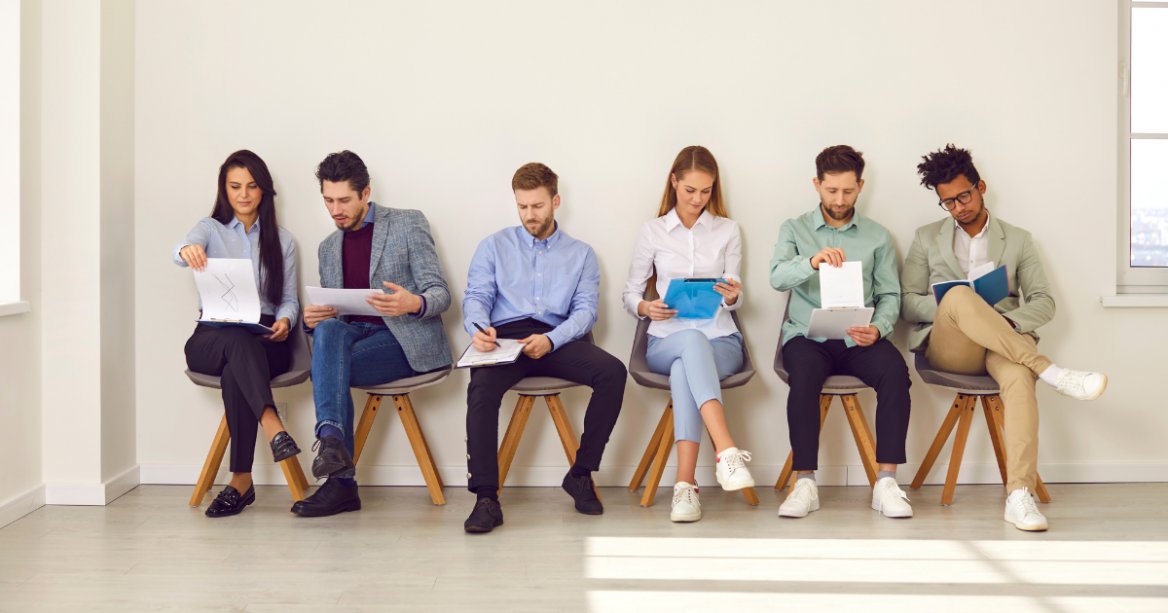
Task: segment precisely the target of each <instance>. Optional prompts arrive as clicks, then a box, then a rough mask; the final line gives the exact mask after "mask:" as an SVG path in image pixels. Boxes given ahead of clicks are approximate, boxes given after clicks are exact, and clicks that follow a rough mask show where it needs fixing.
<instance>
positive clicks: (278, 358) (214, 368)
mask: <svg viewBox="0 0 1168 613" xmlns="http://www.w3.org/2000/svg"><path fill="white" fill-rule="evenodd" d="M274 320H275V318H274V317H272V316H270V315H264V316H263V317H261V318H260V321H261V323H263V324H264V325H267V326H270V325H272V323H273V321H274ZM292 334H299V332H298V331H296V330H295V329H293V331H292ZM291 338H292V337H291V335H289V339H291ZM185 351H186V355H187V368H190V369H191V370H193V371H195V372H200V373H203V374H206V375H215V376H218V377H219V378H220V379H219V380H220V386H221V387H222V391H223V410H224V412H225V413H226V414H227V428H228V430H230V431H231V472H233V473H249V472H251V465H252V462H253V461H254V460H255V441H256V433H257V432H258V431H259V419H260V416H261V415H263V413H264V408H265V407H269V406H270V407H275V406H276V404H275V402H274V401H273V400H272V387H271V385H270V382H271V380H272V378H273V377H275V376H277V375H280V374H282V373H285V372H288V368H289V367H290V366H291V363H292V344H291V342H290V340H285V341H283V342H279V343H274V342H271V341H269V340H267V339H265V338H264V337H263V336H262V335H259V334H252V333H251V332H248V331H247V330H244V329H243V328H239V327H224V328H216V327H213V326H204V325H202V324H200V325H198V326H196V327H195V332H194V334H192V335H191V338H190V339H188V340H187V344H186V347H185Z"/></svg>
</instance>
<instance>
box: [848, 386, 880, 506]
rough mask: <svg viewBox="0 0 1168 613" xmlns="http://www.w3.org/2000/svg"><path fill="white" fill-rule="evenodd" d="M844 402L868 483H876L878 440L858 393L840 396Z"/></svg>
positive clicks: (873, 484)
mask: <svg viewBox="0 0 1168 613" xmlns="http://www.w3.org/2000/svg"><path fill="white" fill-rule="evenodd" d="M840 400H841V401H842V402H843V404H844V413H845V414H846V415H847V416H848V424H849V425H850V426H851V427H852V437H853V438H855V439H856V451H859V452H860V462H861V463H862V464H863V465H864V473H866V474H867V476H868V485H869V486H875V485H876V475H877V471H876V440H875V439H873V438H872V431H871V430H870V429H869V428H868V420H867V418H865V417H864V409H863V407H861V406H860V399H859V397H858V396H856V394H845V395H843V396H840Z"/></svg>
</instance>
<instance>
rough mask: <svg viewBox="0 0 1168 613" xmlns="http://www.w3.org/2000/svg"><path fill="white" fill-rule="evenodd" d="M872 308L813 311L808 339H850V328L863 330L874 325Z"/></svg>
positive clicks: (808, 328)
mask: <svg viewBox="0 0 1168 613" xmlns="http://www.w3.org/2000/svg"><path fill="white" fill-rule="evenodd" d="M875 312H876V309H874V308H872V307H836V308H834V309H815V310H813V311H811V321H810V322H808V325H807V338H829V339H837V340H844V339H846V338H848V328H852V327H857V328H862V327H864V326H867V325H869V324H871V323H872V314H873V313H875Z"/></svg>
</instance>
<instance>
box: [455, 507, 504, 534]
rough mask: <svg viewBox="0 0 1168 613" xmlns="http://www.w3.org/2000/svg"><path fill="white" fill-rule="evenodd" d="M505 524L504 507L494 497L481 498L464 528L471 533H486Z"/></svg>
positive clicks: (463, 525)
mask: <svg viewBox="0 0 1168 613" xmlns="http://www.w3.org/2000/svg"><path fill="white" fill-rule="evenodd" d="M502 525H503V507H500V506H499V501H498V500H495V499H493V498H479V501H478V502H476V503H475V507H474V510H473V511H471V512H470V517H467V518H466V522H465V523H463V524H462V528H463V529H464V530H466V531H467V532H469V533H471V534H485V533H487V532H490V531H491V530H494V529H495V528H496V527H497V526H502Z"/></svg>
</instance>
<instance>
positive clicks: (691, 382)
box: [645, 330, 742, 443]
mask: <svg viewBox="0 0 1168 613" xmlns="http://www.w3.org/2000/svg"><path fill="white" fill-rule="evenodd" d="M645 357H646V358H647V359H648V362H649V370H652V371H653V372H655V373H658V374H662V375H669V388H670V391H671V392H672V393H673V438H674V439H676V440H678V441H693V442H695V443H697V442H701V440H702V414H701V412H700V411H699V410H698V409H699V408H700V407H701V406H702V405H703V404H705V403H707V402H709V401H710V400H717V401H718V402H721V401H722V386H721V385H719V384H718V382H719V381H721V380H722V379H725V378H726V377H729V376H730V375H732V374H734V373H737V372H738V371H740V370H742V335H741V334H739V333H737V332H735V333H734V334H731V335H729V336H720V337H718V338H715V339H708V338H706V335H705V334H702V333H701V332H699V331H697V330H682V331H681V332H674V333H673V334H670V335H669V336H667V337H665V338H658V337H656V336H650V337H649V347H648V350H647V351H646V352H645Z"/></svg>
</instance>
